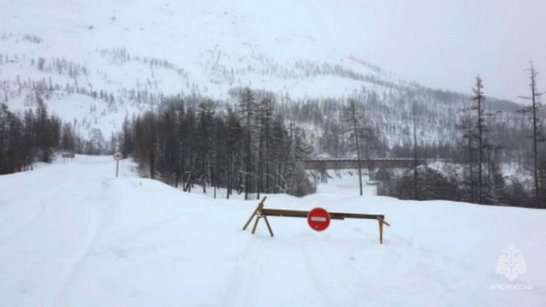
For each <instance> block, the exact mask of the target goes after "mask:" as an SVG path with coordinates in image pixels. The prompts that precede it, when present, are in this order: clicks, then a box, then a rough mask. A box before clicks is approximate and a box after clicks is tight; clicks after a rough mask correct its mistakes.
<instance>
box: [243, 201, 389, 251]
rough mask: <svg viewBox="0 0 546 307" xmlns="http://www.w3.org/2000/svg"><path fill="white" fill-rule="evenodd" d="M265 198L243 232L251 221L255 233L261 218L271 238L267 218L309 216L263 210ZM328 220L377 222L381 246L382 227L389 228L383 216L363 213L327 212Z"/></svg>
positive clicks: (283, 210)
mask: <svg viewBox="0 0 546 307" xmlns="http://www.w3.org/2000/svg"><path fill="white" fill-rule="evenodd" d="M266 199H267V197H264V198H262V200H261V201H260V203H259V204H258V206H257V207H256V209H255V210H254V213H252V215H251V216H250V218H249V219H248V221H247V222H246V223H245V225H244V226H243V230H246V228H247V227H248V226H249V225H250V223H251V222H252V219H253V218H255V220H254V226H253V227H252V234H255V233H256V228H257V227H258V222H259V221H260V219H261V218H263V219H264V221H265V224H266V225H267V229H268V230H269V234H270V235H271V237H273V230H272V229H271V225H270V224H269V220H268V219H267V217H268V216H278V217H299V218H307V216H308V215H309V211H300V210H287V209H265V208H264V203H265V200H266ZM329 214H330V218H331V219H333V220H344V219H346V218H350V219H369V220H377V222H378V224H379V242H380V243H381V244H383V225H387V226H391V225H390V224H389V223H387V221H385V216H384V215H383V214H364V213H346V212H329Z"/></svg>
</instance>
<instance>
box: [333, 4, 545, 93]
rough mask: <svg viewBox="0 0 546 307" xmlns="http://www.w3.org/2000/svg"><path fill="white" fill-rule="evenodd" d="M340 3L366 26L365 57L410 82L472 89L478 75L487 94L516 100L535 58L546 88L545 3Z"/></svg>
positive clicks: (360, 41) (362, 41)
mask: <svg viewBox="0 0 546 307" xmlns="http://www.w3.org/2000/svg"><path fill="white" fill-rule="evenodd" d="M338 3H339V5H340V6H343V7H344V8H350V9H351V11H352V12H353V13H352V14H354V16H352V17H356V19H359V20H361V21H362V23H361V27H362V37H360V38H359V39H358V40H357V42H358V44H359V45H360V46H361V48H360V47H359V50H358V52H359V53H361V54H362V57H363V58H365V59H366V60H368V61H370V62H372V63H374V64H376V65H378V66H380V67H382V68H384V69H386V70H389V71H391V72H394V73H396V74H397V75H399V76H401V77H404V78H405V79H409V80H415V81H418V82H419V83H422V84H423V85H427V86H431V87H438V88H445V89H452V90H456V91H461V92H470V89H471V88H472V85H473V82H474V77H475V76H476V75H478V74H479V75H480V76H481V77H482V79H483V81H484V89H485V92H486V94H488V95H490V96H496V97H499V98H507V99H511V100H514V101H518V98H517V97H518V96H520V95H527V94H528V83H529V82H528V73H527V72H525V69H526V68H527V67H528V66H529V62H530V61H534V63H535V67H536V68H537V70H538V71H539V72H540V73H541V76H539V86H540V89H541V90H543V91H544V90H546V83H545V82H546V77H545V76H546V0H535V1H533V0H470V1H467V0H443V1H442V0H436V1H433V0H427V1H424V0H366V1H364V0H362V1H357V0H338ZM355 47H356V46H355ZM520 101H521V100H520Z"/></svg>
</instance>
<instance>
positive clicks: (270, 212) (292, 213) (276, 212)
mask: <svg viewBox="0 0 546 307" xmlns="http://www.w3.org/2000/svg"><path fill="white" fill-rule="evenodd" d="M261 213H262V215H267V216H285V217H301V218H307V215H309V211H301V210H286V209H262V211H261ZM329 213H330V218H331V219H333V220H343V219H346V218H351V219H370V220H376V219H381V220H383V219H385V216H384V215H382V214H364V213H345V212H329Z"/></svg>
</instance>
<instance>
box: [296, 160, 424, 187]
mask: <svg viewBox="0 0 546 307" xmlns="http://www.w3.org/2000/svg"><path fill="white" fill-rule="evenodd" d="M422 162H423V161H418V163H419V164H422ZM304 163H305V169H307V170H317V171H319V172H320V181H321V182H328V173H327V170H338V169H357V168H358V159H356V158H327V159H309V160H305V161H304ZM413 163H414V160H413V158H371V159H363V160H361V165H362V168H363V169H367V170H368V172H367V174H368V176H370V178H373V180H380V179H379V178H378V177H381V176H376V175H378V174H377V172H376V171H377V170H380V169H383V170H384V169H393V168H412V167H413Z"/></svg>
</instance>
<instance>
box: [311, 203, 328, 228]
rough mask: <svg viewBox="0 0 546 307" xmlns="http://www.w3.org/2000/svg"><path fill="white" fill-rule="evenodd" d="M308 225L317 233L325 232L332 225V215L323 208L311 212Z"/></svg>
mask: <svg viewBox="0 0 546 307" xmlns="http://www.w3.org/2000/svg"><path fill="white" fill-rule="evenodd" d="M307 223H309V226H311V228H313V229H314V230H316V231H323V230H325V229H326V228H328V226H329V225H330V214H329V213H328V211H326V210H325V209H322V208H315V209H313V210H311V211H310V212H309V215H308V216H307Z"/></svg>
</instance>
